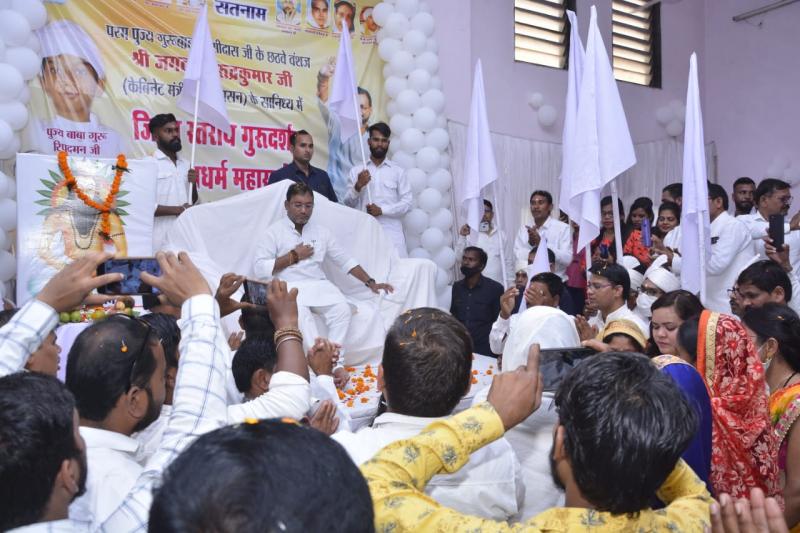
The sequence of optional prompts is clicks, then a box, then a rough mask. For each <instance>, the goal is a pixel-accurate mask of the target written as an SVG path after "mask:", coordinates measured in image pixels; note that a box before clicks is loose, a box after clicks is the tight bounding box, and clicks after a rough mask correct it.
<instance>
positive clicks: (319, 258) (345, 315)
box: [253, 183, 394, 388]
mask: <svg viewBox="0 0 800 533" xmlns="http://www.w3.org/2000/svg"><path fill="white" fill-rule="evenodd" d="M284 207H285V208H286V215H287V218H285V219H282V220H279V221H278V222H276V223H274V224H272V225H271V226H270V227H269V228H268V229H267V231H266V234H265V235H264V237H263V239H262V240H261V244H260V245H259V246H258V248H257V249H256V253H255V264H254V267H253V270H254V272H255V275H256V276H257V277H258V278H259V279H261V280H265V281H269V280H271V279H272V278H280V279H281V280H283V281H285V282H286V283H287V284H288V285H289V288H290V289H292V288H294V287H297V288H298V289H299V294H298V297H297V305H298V308H300V309H301V312H302V311H305V312H310V313H311V314H312V315H316V316H319V317H320V318H321V319H322V320H323V321H324V323H325V327H326V328H327V329H328V335H327V338H328V339H330V340H331V341H333V342H334V343H336V344H339V345H341V346H344V343H345V336H346V335H347V328H348V327H349V325H350V315H351V314H352V312H351V310H350V304H348V302H347V298H345V296H344V294H342V291H340V290H339V289H338V288H337V287H336V286H335V285H334V284H333V283H331V282H330V281H328V279H327V278H326V277H325V272H323V270H322V265H323V263H324V262H326V261H331V262H333V264H334V265H335V266H336V267H338V268H339V269H341V270H342V271H343V272H347V273H348V274H350V275H351V276H353V277H354V278H356V279H358V280H359V281H361V282H362V283H364V285H366V286H367V288H368V289H369V290H371V291H372V292H374V293H376V294H378V293H379V292H380V291H381V290H383V291H386V292H394V288H393V287H392V286H391V285H389V284H388V283H377V282H376V281H375V280H374V279H373V278H372V277H370V275H369V274H367V273H366V272H365V271H364V269H363V268H361V266H359V264H358V262H357V261H356V260H355V259H353V258H352V257H350V255H349V254H348V253H347V252H346V251H345V250H344V249H343V248H342V247H341V246H339V244H338V243H337V242H336V239H335V238H334V237H333V234H332V233H331V232H330V230H329V229H327V228H326V227H324V226H322V225H318V224H315V223H314V222H311V215H312V214H313V212H314V194H313V192H312V191H311V189H309V188H308V186H307V185H306V184H304V183H294V184H292V185H291V186H289V189H288V190H287V191H286V202H285V203H284ZM300 324H301V326H303V328H302V329H304V330H305V331H303V334H304V337H305V339H306V340H307V342H306V344H307V345H308V346H310V344H309V343H310V342H312V341H313V340H314V339H315V338H316V337H319V336H320V335H317V332H316V331H312V330H313V329H316V328H315V327H314V321H313V320H303V319H302V317H301V320H300ZM308 346H307V347H308ZM348 377H349V376H348V374H347V372H346V371H345V369H344V366H343V358H342V357H340V358H339V362H338V363H337V367H336V369H335V370H334V381H335V382H336V386H337V387H339V388H341V387H343V386H344V385H345V384H346V383H347V380H348Z"/></svg>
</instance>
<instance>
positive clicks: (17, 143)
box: [0, 133, 22, 159]
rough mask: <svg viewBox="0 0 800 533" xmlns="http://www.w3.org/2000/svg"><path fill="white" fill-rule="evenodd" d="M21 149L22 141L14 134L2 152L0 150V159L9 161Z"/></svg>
mask: <svg viewBox="0 0 800 533" xmlns="http://www.w3.org/2000/svg"><path fill="white" fill-rule="evenodd" d="M21 147H22V140H21V139H20V137H19V133H15V134H14V135H13V136H12V137H11V142H10V143H8V146H6V147H5V149H4V150H0V159H11V158H12V157H15V156H16V155H17V154H18V153H19V150H20V148H21Z"/></svg>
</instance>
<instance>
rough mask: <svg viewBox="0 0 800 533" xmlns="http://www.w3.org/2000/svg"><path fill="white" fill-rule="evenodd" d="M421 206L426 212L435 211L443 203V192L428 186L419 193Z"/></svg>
mask: <svg viewBox="0 0 800 533" xmlns="http://www.w3.org/2000/svg"><path fill="white" fill-rule="evenodd" d="M418 198H419V206H420V208H421V209H422V210H423V211H425V212H426V213H434V212H435V211H436V210H438V209H439V207H440V205H441V203H442V193H440V192H439V191H437V190H436V189H434V188H432V187H428V188H427V189H425V190H424V191H422V192H421V193H419V197H418Z"/></svg>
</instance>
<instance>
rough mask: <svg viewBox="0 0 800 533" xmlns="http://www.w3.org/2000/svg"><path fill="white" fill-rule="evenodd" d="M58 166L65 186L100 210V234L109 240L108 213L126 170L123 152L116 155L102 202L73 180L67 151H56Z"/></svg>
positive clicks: (105, 239)
mask: <svg viewBox="0 0 800 533" xmlns="http://www.w3.org/2000/svg"><path fill="white" fill-rule="evenodd" d="M58 168H59V169H61V174H63V176H64V179H65V181H66V184H67V188H69V190H70V191H72V192H74V193H75V194H76V195H77V196H78V198H80V199H81V201H83V203H84V204H86V205H88V206H89V207H92V208H94V209H97V210H98V211H100V213H101V214H102V215H101V216H102V221H101V224H100V236H101V237H102V238H103V240H104V241H106V242H109V241H111V222H110V221H109V214H110V213H111V208H112V207H113V206H114V202H115V201H116V198H117V194H118V193H119V186H120V184H121V183H122V173H123V172H127V171H128V163H127V161H126V160H125V156H124V155H123V154H119V155H118V156H117V164H116V165H115V166H114V171H115V173H114V181H113V182H112V184H111V190H109V191H108V194H107V195H106V199H105V201H104V202H103V203H102V204H100V203H97V202H95V201H94V200H93V199H92V198H90V197H89V195H87V194H86V193H85V192H84V191H82V190H81V188H80V187H79V186H78V182H77V181H76V180H75V176H74V175H73V174H72V170H70V168H69V163H68V162H67V152H63V151H62V152H58Z"/></svg>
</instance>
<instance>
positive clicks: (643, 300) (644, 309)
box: [636, 292, 658, 317]
mask: <svg viewBox="0 0 800 533" xmlns="http://www.w3.org/2000/svg"><path fill="white" fill-rule="evenodd" d="M657 299H658V298H656V297H655V296H650V295H649V294H645V293H643V292H640V293H639V296H637V297H636V310H637V311H639V312H640V313H641V314H642V315H644V316H646V317H649V316H650V315H651V314H652V313H651V312H650V308H651V307H653V302H655V301H656V300H657Z"/></svg>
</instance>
